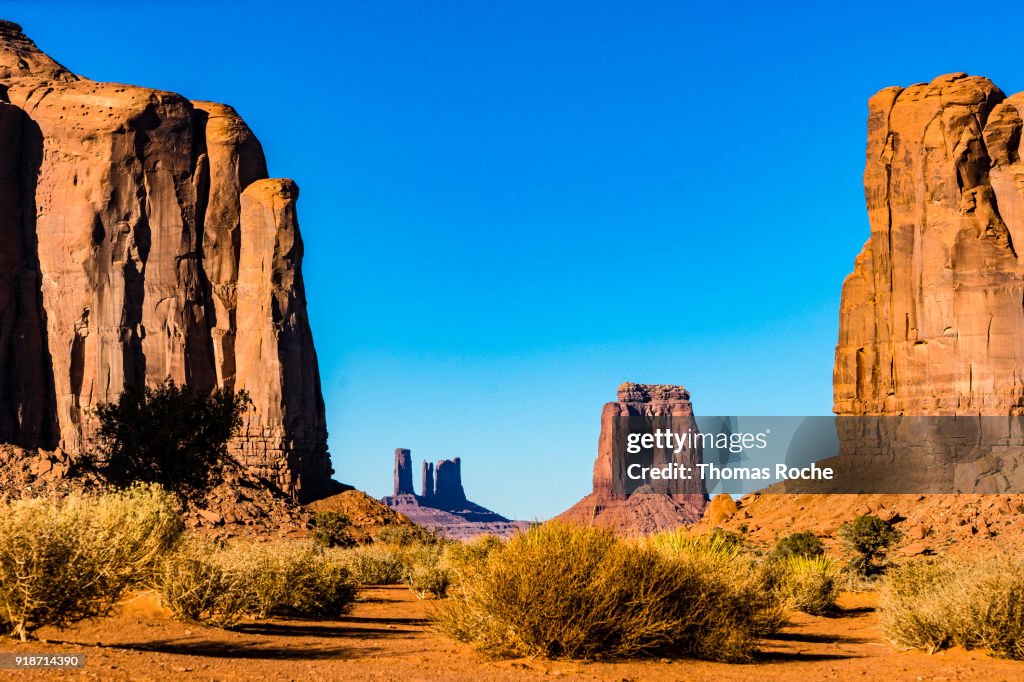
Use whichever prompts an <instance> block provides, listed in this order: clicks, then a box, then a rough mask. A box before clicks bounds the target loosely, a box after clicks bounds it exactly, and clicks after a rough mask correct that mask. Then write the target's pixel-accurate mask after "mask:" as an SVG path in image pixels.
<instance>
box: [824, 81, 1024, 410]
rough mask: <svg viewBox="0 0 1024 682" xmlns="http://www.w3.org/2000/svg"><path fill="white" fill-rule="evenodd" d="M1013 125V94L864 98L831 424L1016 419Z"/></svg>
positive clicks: (936, 92) (1018, 115) (1021, 336)
mask: <svg viewBox="0 0 1024 682" xmlns="http://www.w3.org/2000/svg"><path fill="white" fill-rule="evenodd" d="M1022 116H1024V94H1018V95H1014V96H1012V97H1006V96H1005V95H1004V94H1003V93H1002V92H1001V91H1000V90H999V88H997V87H996V86H995V85H994V84H992V83H991V82H990V81H989V80H987V79H985V78H978V77H971V76H966V75H964V74H962V73H957V74H950V75H947V76H941V77H939V78H936V79H935V80H933V81H932V82H931V83H927V84H918V85H913V86H910V87H908V88H898V87H892V88H886V89H885V90H882V91H881V92H879V93H878V94H876V95H875V96H874V97H872V98H871V100H870V102H869V113H868V143H867V163H866V165H865V170H864V193H865V198H866V201H867V208H868V218H869V220H870V223H871V236H870V238H869V239H868V241H867V243H866V244H865V245H864V249H863V250H862V251H861V253H860V255H859V256H858V257H857V260H856V263H855V266H854V270H853V272H852V273H851V274H850V275H849V276H848V277H847V278H846V281H845V283H844V285H843V293H842V303H841V309H840V329H839V343H838V346H837V348H836V361H835V371H834V399H835V405H834V410H835V412H836V413H837V414H840V415H889V414H892V415H904V414H922V415H932V414H965V415H967V414H973V415H1007V414H1020V413H1022V412H1024V304H1022V302H1024V264H1022V262H1021V256H1024V252H1022V249H1024V162H1022V161H1021V151H1022V147H1021V120H1022Z"/></svg>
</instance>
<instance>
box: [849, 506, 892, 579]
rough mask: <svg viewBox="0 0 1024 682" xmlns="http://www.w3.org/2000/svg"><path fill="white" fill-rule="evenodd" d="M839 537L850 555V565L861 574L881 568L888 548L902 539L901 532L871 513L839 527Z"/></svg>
mask: <svg viewBox="0 0 1024 682" xmlns="http://www.w3.org/2000/svg"><path fill="white" fill-rule="evenodd" d="M839 537H841V538H842V539H843V546H844V548H845V549H846V551H847V553H848V554H849V555H850V566H851V568H853V570H854V571H856V572H857V573H859V574H860V575H864V576H867V575H870V574H871V573H873V572H875V571H878V570H881V569H882V568H884V566H882V565H880V563H879V562H880V561H882V560H883V559H884V557H885V553H886V550H888V549H889V547H890V546H891V545H893V544H895V543H896V542H898V541H899V539H900V532H899V531H898V530H896V529H895V528H893V527H892V526H890V525H889V524H887V523H886V522H885V521H883V520H882V519H880V518H878V517H877V516H874V515H871V514H864V515H863V516H858V517H857V518H856V519H854V520H853V521H847V522H846V523H844V524H843V525H842V526H841V527H840V528H839Z"/></svg>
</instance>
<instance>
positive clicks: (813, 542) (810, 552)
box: [772, 530, 825, 559]
mask: <svg viewBox="0 0 1024 682" xmlns="http://www.w3.org/2000/svg"><path fill="white" fill-rule="evenodd" d="M824 553H825V543H823V542H822V541H821V538H819V537H818V536H816V535H815V534H814V533H811V532H809V531H806V530H804V531H800V532H799V533H790V534H789V535H786V536H784V537H781V538H779V539H778V541H776V543H775V548H774V549H773V550H772V558H774V559H786V558H788V557H791V556H800V557H808V558H810V557H816V556H821V555H823V554H824Z"/></svg>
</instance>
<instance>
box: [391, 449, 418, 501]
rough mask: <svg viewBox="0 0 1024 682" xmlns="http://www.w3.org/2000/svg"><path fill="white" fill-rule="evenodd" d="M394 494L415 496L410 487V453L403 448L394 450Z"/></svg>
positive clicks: (413, 490) (411, 486)
mask: <svg viewBox="0 0 1024 682" xmlns="http://www.w3.org/2000/svg"><path fill="white" fill-rule="evenodd" d="M395 494H396V495H415V494H416V491H415V489H414V488H413V485H412V452H411V451H410V450H406V449H405V448H395Z"/></svg>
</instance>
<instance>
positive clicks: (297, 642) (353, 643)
mask: <svg viewBox="0 0 1024 682" xmlns="http://www.w3.org/2000/svg"><path fill="white" fill-rule="evenodd" d="M874 602H875V595H874V594H870V593H864V594H845V595H843V598H842V600H841V602H840V604H841V606H842V607H843V611H842V612H841V613H840V614H839V615H838V617H835V618H819V617H814V616H807V615H803V614H793V616H792V624H791V625H790V626H789V627H787V628H785V629H784V630H783V631H782V632H781V633H780V634H778V635H777V636H775V637H773V638H771V639H769V640H767V641H765V643H764V648H763V654H762V655H761V656H760V657H759V659H758V660H757V662H755V663H750V664H740V665H730V664H724V663H710V662H706V661H688V660H679V661H667V660H658V659H653V660H641V661H626V662H616V663H579V662H566V661H545V660H533V659H517V660H504V661H495V660H490V659H488V658H486V657H484V656H482V655H480V654H479V653H477V652H475V651H474V650H473V649H472V647H470V646H468V645H465V644H461V643H458V642H454V641H452V640H450V639H448V638H447V637H445V636H444V635H442V634H440V633H437V632H435V631H433V630H432V629H431V627H430V625H429V621H428V620H427V612H428V609H429V608H431V602H424V601H419V600H417V599H416V598H415V597H414V596H413V595H412V593H411V592H410V591H409V590H408V589H407V588H405V587H400V586H398V587H377V588H370V589H367V590H365V591H363V593H362V599H361V601H360V602H359V603H358V604H357V605H356V607H355V609H354V611H353V612H352V614H351V615H350V616H347V617H345V618H343V619H341V620H338V621H316V622H312V621H287V620H268V621H260V622H247V623H243V624H242V625H241V626H240V627H239V628H238V630H237V631H233V632H231V631H224V630H217V629H214V628H207V627H203V626H199V625H192V624H187V623H180V622H177V621H174V620H171V619H170V618H168V617H167V615H166V613H164V612H163V611H162V610H161V609H160V608H159V606H158V605H157V604H156V602H155V600H154V599H153V598H152V597H151V596H149V595H144V596H142V597H139V598H137V599H135V600H133V601H131V602H129V603H127V604H126V605H125V606H124V607H123V608H121V609H120V610H119V612H118V613H116V614H115V615H113V616H111V617H109V618H104V619H100V620H97V621H93V622H89V623H84V624H81V625H79V626H77V627H74V628H71V629H68V630H64V631H60V630H55V629H52V628H46V629H44V630H41V631H40V632H39V633H38V635H39V637H40V640H39V641H34V642H28V643H20V642H16V641H12V640H2V641H0V652H4V653H7V652H10V653H23V654H29V653H72V652H74V653H81V654H85V657H86V663H85V667H84V669H82V670H68V671H62V672H57V671H31V672H17V673H12V677H13V676H14V675H17V677H18V679H28V680H42V679H53V678H54V677H72V678H79V679H82V678H84V679H101V680H166V679H203V680H211V679H212V680H252V679H261V680H348V679H354V680H381V681H385V680H394V681H396V682H398V681H401V682H411V681H414V680H534V679H537V680H539V679H551V678H553V677H554V678H562V679H571V680H614V681H616V682H620V681H622V680H714V681H715V682H721V681H722V680H750V679H756V680H758V681H759V682H760V681H762V680H788V679H799V680H820V679H837V680H848V679H879V678H880V677H882V676H884V678H885V680H886V682H891V681H893V680H976V679H986V680H1015V679H1022V678H1024V663H1020V662H1013V661H1005V660H1000V659H994V658H990V657H988V656H985V655H984V654H982V653H981V652H974V651H963V650H960V649H953V650H950V651H945V652H942V653H938V654H935V655H931V656H929V655H927V654H924V653H920V652H913V651H899V650H897V649H895V648H894V647H892V646H891V645H890V644H888V643H887V642H885V640H884V639H883V638H882V635H881V633H880V632H879V631H878V628H877V617H876V614H875V611H874ZM5 672H6V671H5Z"/></svg>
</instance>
